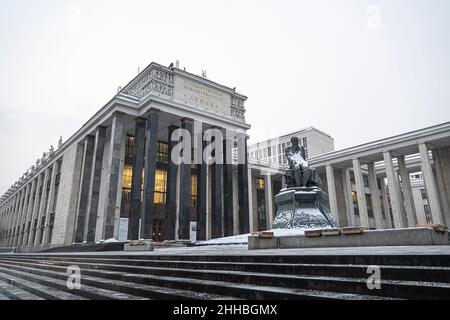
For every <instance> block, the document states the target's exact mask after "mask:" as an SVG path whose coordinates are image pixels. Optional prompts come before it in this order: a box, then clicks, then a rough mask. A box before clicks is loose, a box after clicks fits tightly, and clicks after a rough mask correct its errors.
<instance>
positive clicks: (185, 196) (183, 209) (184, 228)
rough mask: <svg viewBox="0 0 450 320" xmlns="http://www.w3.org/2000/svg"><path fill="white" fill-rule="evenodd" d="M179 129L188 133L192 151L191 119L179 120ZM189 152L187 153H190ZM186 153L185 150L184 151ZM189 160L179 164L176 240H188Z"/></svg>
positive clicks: (189, 214)
mask: <svg viewBox="0 0 450 320" xmlns="http://www.w3.org/2000/svg"><path fill="white" fill-rule="evenodd" d="M181 128H183V129H184V130H187V132H189V136H190V137H191V139H190V145H189V148H190V149H191V150H192V133H193V123H192V119H186V118H183V119H181ZM191 150H189V151H191ZM184 152H186V150H185V151H184ZM191 159H192V157H191ZM191 159H189V162H188V163H184V162H183V163H182V164H180V213H179V220H178V222H179V224H178V239H180V240H189V225H190V221H191V208H192V199H191V179H192V172H191V171H192V162H191Z"/></svg>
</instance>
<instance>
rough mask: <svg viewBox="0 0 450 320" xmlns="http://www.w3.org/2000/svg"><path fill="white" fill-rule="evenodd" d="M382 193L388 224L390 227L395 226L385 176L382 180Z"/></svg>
mask: <svg viewBox="0 0 450 320" xmlns="http://www.w3.org/2000/svg"><path fill="white" fill-rule="evenodd" d="M381 193H382V195H383V206H384V214H385V215H386V226H387V227H388V228H393V227H394V224H393V222H392V220H391V213H390V211H389V200H388V196H387V190H386V184H385V182H384V178H383V179H382V181H381Z"/></svg>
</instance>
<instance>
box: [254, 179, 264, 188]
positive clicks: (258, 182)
mask: <svg viewBox="0 0 450 320" xmlns="http://www.w3.org/2000/svg"><path fill="white" fill-rule="evenodd" d="M256 190H264V179H263V178H256Z"/></svg>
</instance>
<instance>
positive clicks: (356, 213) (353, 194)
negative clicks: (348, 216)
mask: <svg viewBox="0 0 450 320" xmlns="http://www.w3.org/2000/svg"><path fill="white" fill-rule="evenodd" d="M352 200H353V208H354V209H355V215H356V216H359V207H358V194H357V193H356V192H354V191H353V192H352Z"/></svg>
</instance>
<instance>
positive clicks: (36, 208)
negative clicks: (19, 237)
mask: <svg viewBox="0 0 450 320" xmlns="http://www.w3.org/2000/svg"><path fill="white" fill-rule="evenodd" d="M37 179H38V180H37V181H38V182H37V184H36V192H35V199H34V204H33V212H32V214H31V221H30V222H31V225H30V232H29V234H28V239H27V240H26V244H25V245H27V246H31V245H33V243H34V242H33V241H34V233H35V230H34V227H35V220H36V217H37V215H38V213H39V205H40V201H41V200H40V199H39V190H40V188H41V186H42V174H39V176H38V178H37Z"/></svg>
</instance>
